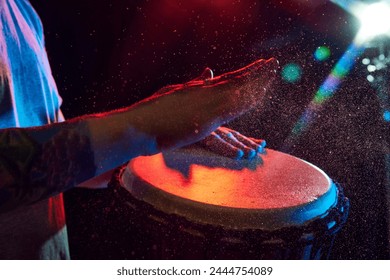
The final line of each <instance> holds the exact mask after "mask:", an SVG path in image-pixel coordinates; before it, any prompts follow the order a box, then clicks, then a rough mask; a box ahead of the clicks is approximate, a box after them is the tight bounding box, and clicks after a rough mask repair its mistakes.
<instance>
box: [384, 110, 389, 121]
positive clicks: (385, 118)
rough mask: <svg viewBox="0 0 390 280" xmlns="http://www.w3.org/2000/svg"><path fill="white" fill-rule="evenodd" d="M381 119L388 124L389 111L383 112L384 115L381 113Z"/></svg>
mask: <svg viewBox="0 0 390 280" xmlns="http://www.w3.org/2000/svg"><path fill="white" fill-rule="evenodd" d="M383 119H384V120H385V121H386V122H390V111H389V110H386V111H384V113H383Z"/></svg>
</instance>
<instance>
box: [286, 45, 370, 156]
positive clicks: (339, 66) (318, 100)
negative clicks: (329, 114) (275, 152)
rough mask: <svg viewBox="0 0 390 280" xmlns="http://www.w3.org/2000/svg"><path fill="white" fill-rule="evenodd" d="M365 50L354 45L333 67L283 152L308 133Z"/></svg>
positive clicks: (294, 128) (294, 129)
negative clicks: (319, 113)
mask: <svg viewBox="0 0 390 280" xmlns="http://www.w3.org/2000/svg"><path fill="white" fill-rule="evenodd" d="M364 49H365V48H364V47H363V46H362V45H358V44H356V43H352V44H351V45H350V46H349V47H348V49H347V50H346V51H345V53H344V54H343V55H342V56H341V58H340V59H339V60H338V62H337V63H336V65H335V66H334V67H333V69H332V71H331V73H330V74H329V75H328V77H327V78H326V79H325V81H324V82H323V84H322V85H321V86H320V88H319V89H318V90H317V92H316V93H315V95H314V98H313V100H312V101H311V102H310V104H309V106H308V107H307V108H306V110H305V111H304V112H303V114H302V115H301V117H300V118H299V119H298V121H297V123H296V124H295V125H294V127H293V129H292V131H291V134H290V136H289V137H287V139H286V141H285V145H284V147H283V150H285V151H287V150H288V149H289V148H290V147H291V145H292V144H293V143H294V142H295V140H296V139H297V138H298V137H299V136H301V134H303V133H304V132H305V131H307V129H308V128H309V126H310V124H311V123H312V122H313V121H314V120H315V118H316V116H317V113H318V112H319V111H320V110H321V108H322V106H323V105H324V103H326V102H327V101H328V100H329V99H330V98H331V97H333V96H334V94H335V92H336V91H337V90H338V89H339V87H340V84H341V82H342V81H343V79H344V78H345V77H346V76H347V74H348V73H349V72H350V71H351V69H352V67H353V65H354V64H355V62H356V61H357V60H358V58H359V56H360V55H361V54H362V53H363V51H364Z"/></svg>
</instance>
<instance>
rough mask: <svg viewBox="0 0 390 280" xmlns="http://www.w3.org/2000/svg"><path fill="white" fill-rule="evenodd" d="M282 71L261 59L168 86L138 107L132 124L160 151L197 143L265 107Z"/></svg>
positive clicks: (133, 108) (275, 63) (272, 62)
mask: <svg viewBox="0 0 390 280" xmlns="http://www.w3.org/2000/svg"><path fill="white" fill-rule="evenodd" d="M277 68H278V63H277V61H276V60H275V59H269V60H263V59H260V60H257V61H255V62H253V63H252V64H250V65H248V66H246V67H243V68H241V69H239V70H236V71H232V72H229V73H225V74H222V75H220V76H217V77H213V76H212V72H211V70H209V69H206V70H205V72H204V73H203V74H202V75H201V77H200V78H197V79H195V80H192V81H189V82H187V83H184V84H179V85H173V86H167V87H165V88H163V89H161V90H160V91H158V92H157V93H156V94H154V95H153V96H152V97H150V98H148V99H146V100H144V101H141V102H140V103H138V104H136V105H135V106H133V107H132V108H131V110H130V111H131V112H132V119H131V120H129V123H131V124H133V125H134V126H135V127H137V128H139V129H140V130H141V132H143V133H145V134H146V135H150V136H152V137H155V139H156V142H157V148H158V149H159V150H166V149H172V148H177V147H181V146H184V145H188V144H191V143H194V142H197V141H199V140H201V139H203V138H205V137H206V136H208V135H210V134H211V133H212V132H213V131H215V130H216V129H217V128H218V127H219V126H220V125H222V124H224V123H226V122H228V121H230V120H232V119H234V118H236V117H238V116H239V115H241V114H242V113H244V112H246V111H248V110H249V109H251V108H254V107H255V106H256V107H259V106H261V105H262V104H263V102H264V99H265V98H266V91H267V87H268V86H269V85H270V83H271V81H272V80H273V78H274V76H275V72H276V69H277Z"/></svg>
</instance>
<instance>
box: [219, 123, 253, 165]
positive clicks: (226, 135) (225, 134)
mask: <svg viewBox="0 0 390 280" xmlns="http://www.w3.org/2000/svg"><path fill="white" fill-rule="evenodd" d="M215 133H216V134H217V135H219V136H220V137H221V139H223V140H224V141H225V142H227V143H229V144H231V145H233V146H234V147H236V148H238V149H240V150H241V151H242V152H243V154H244V157H245V158H248V159H252V158H254V157H255V156H256V154H257V145H256V144H255V143H253V144H255V145H252V147H251V146H248V145H246V144H245V143H243V142H242V141H240V140H238V139H237V138H236V137H235V136H234V135H233V133H232V132H231V131H229V130H227V129H226V128H223V127H220V128H218V129H217V130H216V131H215ZM247 143H249V142H247Z"/></svg>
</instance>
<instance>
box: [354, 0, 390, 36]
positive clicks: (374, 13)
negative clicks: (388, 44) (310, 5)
mask: <svg viewBox="0 0 390 280" xmlns="http://www.w3.org/2000/svg"><path fill="white" fill-rule="evenodd" d="M351 11H352V13H353V14H354V15H355V16H356V17H357V18H358V19H359V20H360V23H361V27H360V29H359V31H358V34H357V37H356V40H357V42H358V43H365V42H367V41H370V40H372V39H374V38H375V37H377V36H379V35H387V36H390V20H389V16H390V2H389V1H380V2H376V3H373V4H360V5H356V6H355V7H354V8H352V9H351Z"/></svg>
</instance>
